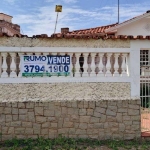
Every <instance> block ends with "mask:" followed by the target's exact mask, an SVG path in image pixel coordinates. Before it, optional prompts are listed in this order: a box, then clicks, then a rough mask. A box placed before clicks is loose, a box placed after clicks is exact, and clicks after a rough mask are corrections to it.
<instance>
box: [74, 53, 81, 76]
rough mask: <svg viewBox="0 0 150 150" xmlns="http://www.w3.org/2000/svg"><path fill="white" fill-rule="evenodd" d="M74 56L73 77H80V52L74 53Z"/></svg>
mask: <svg viewBox="0 0 150 150" xmlns="http://www.w3.org/2000/svg"><path fill="white" fill-rule="evenodd" d="M75 56H76V65H75V70H76V72H75V77H81V72H80V64H79V58H80V56H81V53H76V54H75Z"/></svg>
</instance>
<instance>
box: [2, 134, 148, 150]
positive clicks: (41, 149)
mask: <svg viewBox="0 0 150 150" xmlns="http://www.w3.org/2000/svg"><path fill="white" fill-rule="evenodd" d="M102 147H103V148H104V149H103V150H105V149H106V150H107V149H109V150H110V149H111V150H119V149H121V150H123V149H124V150H126V149H128V150H129V149H132V148H133V149H135V150H136V149H137V150H150V142H148V141H140V140H132V141H118V140H105V141H100V140H92V139H72V138H66V137H62V136H59V137H58V138H56V139H44V138H42V137H39V138H37V139H24V140H23V139H16V138H14V139H12V140H7V141H4V142H0V150H98V149H100V148H102Z"/></svg>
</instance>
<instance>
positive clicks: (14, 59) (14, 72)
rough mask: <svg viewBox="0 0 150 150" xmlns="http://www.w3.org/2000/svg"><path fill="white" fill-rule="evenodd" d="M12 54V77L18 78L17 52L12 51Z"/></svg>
mask: <svg viewBox="0 0 150 150" xmlns="http://www.w3.org/2000/svg"><path fill="white" fill-rule="evenodd" d="M10 56H11V65H10V70H11V71H10V78H16V77H17V73H16V63H15V62H16V53H10Z"/></svg>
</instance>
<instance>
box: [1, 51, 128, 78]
mask: <svg viewBox="0 0 150 150" xmlns="http://www.w3.org/2000/svg"><path fill="white" fill-rule="evenodd" d="M73 54H74V56H75V58H76V62H72V59H71V77H89V78H90V77H96V76H97V77H101V76H106V77H114V76H117V77H121V76H129V73H128V72H127V70H129V68H128V67H129V66H128V64H127V57H129V53H109V52H108V53H107V52H106V53H101V52H98V53H76V52H75V53H68V54H67V55H69V56H70V57H71V58H72V57H73ZM8 55H10V57H9V58H8V59H10V60H9V62H7V56H8ZM17 55H18V56H19V59H20V60H21V57H22V56H23V55H37V56H41V52H37V53H32V52H30V53H29V52H24V53H20V52H10V53H9V52H8V53H6V52H1V56H2V60H3V61H2V65H1V69H2V73H1V78H21V77H22V76H21V67H22V64H21V61H19V74H18V75H17V61H16V59H17ZM43 55H48V53H43ZM51 55H57V52H55V53H51ZM59 55H62V56H64V55H65V53H61V52H60V53H59ZM96 55H98V56H99V58H100V62H99V63H98V64H96ZM113 55H114V56H115V60H114V61H115V64H112V62H113V61H111V60H112V59H113V58H112V56H113ZM119 56H120V57H121V59H122V63H121V64H120V66H121V72H119V71H118V69H119V62H118V57H119ZM9 63H10V64H9ZM9 65H10V69H9ZM73 66H75V68H74V76H73V75H72V72H73ZM96 67H98V71H97V72H96ZM113 68H114V69H115V72H114V71H113ZM68 77H69V76H68Z"/></svg>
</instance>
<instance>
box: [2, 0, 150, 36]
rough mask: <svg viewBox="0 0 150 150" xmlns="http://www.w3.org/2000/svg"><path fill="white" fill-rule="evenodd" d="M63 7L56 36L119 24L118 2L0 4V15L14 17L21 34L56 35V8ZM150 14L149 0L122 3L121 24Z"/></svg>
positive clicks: (6, 0)
mask: <svg viewBox="0 0 150 150" xmlns="http://www.w3.org/2000/svg"><path fill="white" fill-rule="evenodd" d="M56 5H62V6H63V11H62V12H61V13H59V16H58V24H57V29H56V33H58V32H60V29H61V28H64V27H69V30H70V31H73V30H79V29H87V28H93V27H98V26H103V25H108V24H113V23H116V22H118V16H117V15H118V8H117V7H118V0H0V12H1V13H5V14H8V15H11V16H13V19H12V22H13V23H14V24H19V25H20V26H21V33H22V34H25V35H28V36H33V35H39V34H47V35H48V36H50V35H52V34H53V33H54V28H55V21H56V15H57V13H56V12H55V6H56ZM147 10H150V0H120V22H123V21H125V20H127V19H130V18H132V17H134V16H137V15H140V14H143V13H145V12H146V11H147Z"/></svg>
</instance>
